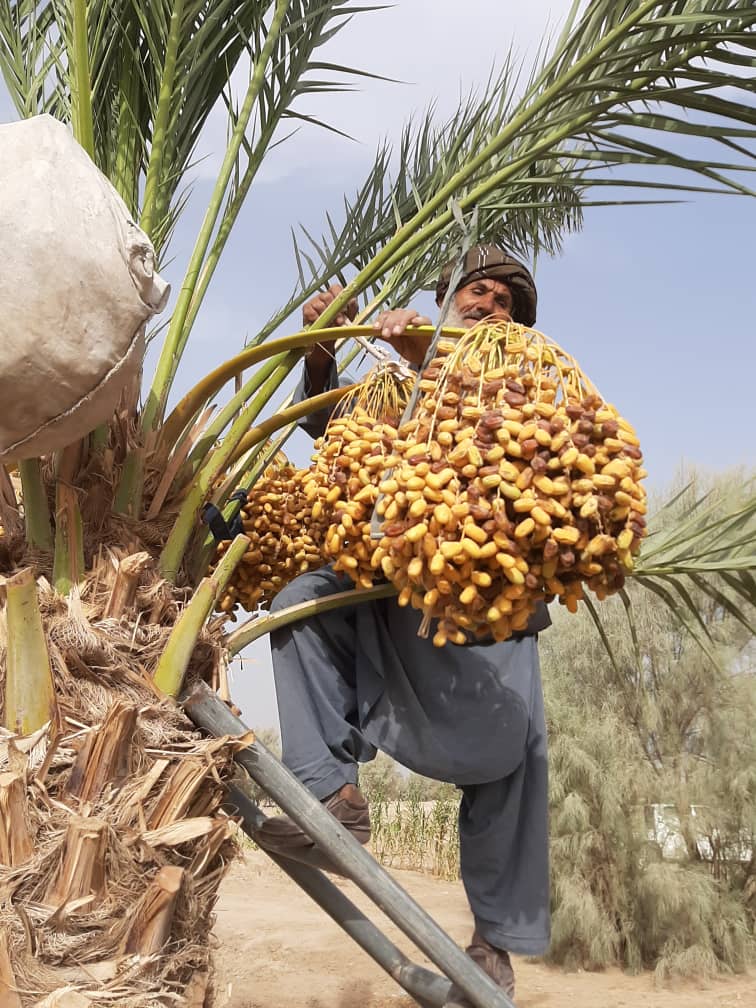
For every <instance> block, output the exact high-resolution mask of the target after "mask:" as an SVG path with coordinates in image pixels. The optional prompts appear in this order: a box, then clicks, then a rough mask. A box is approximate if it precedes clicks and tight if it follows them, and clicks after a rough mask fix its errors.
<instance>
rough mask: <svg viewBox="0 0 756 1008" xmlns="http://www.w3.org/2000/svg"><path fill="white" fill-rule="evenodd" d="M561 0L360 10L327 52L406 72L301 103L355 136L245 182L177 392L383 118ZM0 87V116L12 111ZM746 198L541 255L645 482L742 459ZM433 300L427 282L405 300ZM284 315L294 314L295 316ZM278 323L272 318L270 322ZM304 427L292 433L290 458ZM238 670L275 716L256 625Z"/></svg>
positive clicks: (416, 105)
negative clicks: (627, 426)
mask: <svg viewBox="0 0 756 1008" xmlns="http://www.w3.org/2000/svg"><path fill="white" fill-rule="evenodd" d="M569 6H570V3H569V2H567V0H553V2H544V0H529V2H528V3H527V4H525V3H523V2H520V3H516V4H515V3H507V2H503V0H467V2H466V3H465V4H464V5H463V6H461V5H460V4H458V3H453V2H451V0H435V2H424V0H399V2H398V3H396V5H395V7H394V8H393V9H390V10H386V11H383V12H380V13H375V14H370V15H362V16H360V17H358V18H356V19H355V20H354V22H353V23H352V24H351V25H350V26H349V27H347V28H346V29H345V30H344V32H343V33H342V34H341V35H340V36H339V37H337V38H336V39H335V40H334V42H333V43H331V45H330V48H329V53H328V58H330V59H332V60H333V61H335V62H340V63H345V64H350V63H351V64H353V65H358V66H361V67H363V68H365V69H368V70H371V71H373V72H375V73H379V74H383V75H386V76H388V77H393V78H397V79H401V80H403V81H406V82H407V83H404V84H387V83H381V82H365V83H364V84H361V85H360V87H361V90H360V92H359V93H358V94H352V95H341V96H324V98H323V99H322V102H321V104H320V106H313V110H314V111H317V113H318V114H320V115H321V116H323V117H325V118H326V119H328V121H329V122H331V123H333V124H334V125H337V126H338V127H339V128H342V129H345V130H346V131H348V132H349V133H351V134H352V135H354V136H356V137H357V138H358V142H357V143H350V142H349V141H346V140H342V139H340V138H338V137H336V136H333V135H332V134H328V133H324V132H318V131H316V130H314V129H311V128H307V129H305V130H303V131H302V133H300V134H299V135H298V136H297V137H296V138H294V139H293V140H292V141H290V142H289V143H287V144H284V145H282V146H281V147H280V148H278V150H277V151H276V152H275V154H274V156H273V157H272V158H271V159H270V161H269V162H268V163H267V164H266V166H265V169H264V171H263V174H262V176H261V178H260V179H259V181H258V184H257V185H256V187H255V188H254V189H253V191H252V193H251V194H250V197H249V200H248V204H247V206H246V207H245V210H244V212H243V215H242V218H241V220H240V221H239V224H238V226H237V231H236V233H235V235H234V236H233V237H232V239H231V241H230V242H229V244H228V246H227V249H226V253H225V260H224V262H223V263H222V264H221V267H220V269H219V271H218V273H217V274H216V279H215V282H214V286H213V287H212V288H211V291H210V293H209V296H208V298H207V301H206V303H205V306H204V308H203V311H202V313H201V315H200V317H199V319H198V323H197V326H196V328H195V331H194V334H193V337H192V342H191V344H190V348H189V350H188V352H187V354H186V357H185V359H184V362H183V363H182V367H181V370H180V372H179V378H178V381H177V385H176V390H177V392H178V393H180V394H183V392H184V391H186V389H187V388H188V387H189V386H190V385H191V384H193V383H194V381H196V380H197V379H198V378H200V377H201V376H202V375H203V374H205V373H206V372H207V371H208V370H209V369H211V368H212V367H214V366H216V365H217V364H218V363H220V362H221V361H222V360H224V359H226V358H227V357H230V356H232V355H233V354H234V353H236V352H237V351H238V350H239V349H240V347H241V346H242V345H243V343H244V340H245V338H246V337H247V336H250V335H253V334H254V333H255V332H256V330H257V328H258V326H259V325H260V324H261V323H262V322H264V321H265V320H266V319H267V318H268V317H269V316H270V314H271V313H272V312H273V311H274V309H275V308H276V307H277V306H278V305H279V304H280V303H281V302H282V301H283V300H284V299H285V298H286V296H287V295H288V293H289V291H290V290H291V288H292V286H293V284H294V279H295V275H296V270H295V265H294V259H293V255H292V253H291V242H290V237H289V229H290V226H292V225H296V224H297V222H299V221H302V222H304V223H306V224H308V225H311V226H314V227H315V228H317V227H318V225H319V224H320V223H321V222H322V221H323V220H324V214H325V211H326V210H330V211H332V212H336V213H338V209H339V205H340V200H341V195H342V193H344V192H347V193H349V192H351V191H353V190H354V189H355V188H356V187H357V186H358V185H359V183H360V182H361V181H362V179H363V178H364V176H365V174H366V171H367V168H368V167H369V165H370V164H371V162H372V157H373V152H374V150H375V147H376V145H377V142H378V140H379V138H380V137H381V136H383V135H388V136H390V137H391V136H396V135H397V134H398V132H399V130H400V128H401V125H402V123H403V122H404V120H405V119H406V118H407V116H408V115H409V114H410V113H411V112H412V111H413V110H420V109H422V108H424V107H425V106H426V105H427V104H428V102H429V101H431V100H435V101H436V102H437V106H438V109H439V114H440V115H441V116H443V115H445V114H447V113H450V112H451V111H452V110H453V108H454V107H455V105H456V99H457V96H458V93H459V90H460V88H462V90H464V91H467V90H468V89H469V88H470V87H472V86H474V85H476V84H483V83H484V82H485V80H486V78H487V76H488V73H489V70H490V68H491V66H492V65H495V64H496V63H497V61H498V60H500V59H501V55H502V53H503V52H505V51H506V50H507V49H508V47H509V44H510V42H512V41H514V43H515V45H516V47H517V49H518V51H519V52H520V53H521V54H522V55H523V56H524V57H525V58H526V59H527V58H528V56H529V55H530V56H531V57H532V55H533V53H534V51H535V47H536V46H537V44H538V42H539V40H540V38H541V36H542V35H543V33H544V29H545V28H546V26H547V25H548V24H551V25H552V27H553V26H554V25H555V23H556V22H557V21H558V20H559V18H561V17H562V16H564V14H565V13H566V11H567V10H568V9H569ZM13 117H14V116H13V113H12V111H11V109H10V106H9V103H8V101H7V97H6V96H5V95H4V94H3V93H2V91H1V90H0V121H2V120H7V119H11V118H13ZM224 141H225V125H224V123H223V120H222V118H221V116H220V115H218V116H217V117H214V118H213V120H212V121H211V123H210V128H209V130H208V132H207V135H206V136H205V138H203V141H202V149H201V153H202V154H203V155H204V157H205V160H204V161H203V162H201V164H200V165H199V166H198V167H197V170H196V181H195V184H194V191H193V196H192V201H191V204H190V208H189V210H188V211H187V213H186V215H185V217H184V220H183V221H182V223H181V225H180V226H179V229H178V232H177V235H176V240H175V243H174V247H173V255H174V260H173V262H172V263H171V264H169V266H168V268H167V269H166V270H165V274H166V276H167V278H168V279H170V280H171V281H172V282H173V283H174V289H175V288H177V287H178V285H179V283H180V280H181V273H182V269H183V267H184V266H185V264H186V259H187V256H188V252H189V249H190V240H191V237H192V235H193V233H194V231H195V229H196V226H197V222H198V219H199V218H200V217H201V214H202V212H203V210H204V205H205V202H206V200H207V197H208V195H209V192H210V188H211V177H212V173H213V169H214V167H215V166H216V165H217V164H218V162H219V158H220V156H221V155H222V149H223V144H224ZM754 234H756V203H755V202H754V201H753V200H752V199H749V198H735V197H723V196H699V197H695V198H694V201H693V202H690V203H687V204H684V205H678V206H668V207H640V208H609V209H595V210H590V209H589V210H588V211H587V213H586V217H585V226H584V229H583V231H582V232H581V233H580V234H577V235H573V236H570V237H569V238H568V239H567V240H566V242H565V246H564V250H563V253H562V255H561V256H559V257H557V258H554V259H542V260H541V261H540V262H539V264H538V270H537V282H538V287H539V298H540V302H539V316H538V328H540V329H541V330H543V331H544V332H546V333H547V334H549V335H550V336H552V337H553V338H554V339H555V340H557V341H558V342H559V343H560V344H562V345H563V346H564V347H565V348H566V349H568V350H569V351H570V352H571V353H573V354H574V356H576V357H577V359H578V360H579V361H580V363H581V365H582V367H583V369H584V370H585V371H586V372H587V373H588V374H589V375H590V377H591V378H592V379H593V381H594V382H595V383H596V385H597V386H598V388H599V389H600V390H601V392H602V393H603V394H604V396H605V397H606V398H607V399H608V400H610V401H612V402H613V403H614V404H615V405H616V406H617V407H618V408H619V409H620V411H621V412H622V413H623V414H624V415H625V416H626V417H627V418H628V419H629V420H630V421H631V422H632V423H633V424H634V425H635V426H636V429H637V430H638V433H639V435H640V438H641V443H642V446H643V449H644V454H645V457H646V460H647V461H646V464H647V467H648V469H649V472H650V477H649V483H650V485H651V486H652V488H653V487H657V488H660V489H661V488H663V487H665V486H666V485H668V484H669V483H670V482H671V481H672V480H673V478H674V477H675V474H676V473H677V472H678V471H679V470H680V468H681V467H683V466H696V467H699V468H702V469H706V470H722V469H726V468H729V467H733V466H738V465H747V466H749V467H753V463H754V461H755V460H756V450H755V449H754V441H753V430H754V426H755V424H754V420H755V419H756V411H755V410H754V405H753V400H754V392H753V385H754V380H755V379H756V366H755V365H756V352H755V351H754V334H755V332H756V326H755V325H754V318H755V317H756V290H755V288H756V269H755V267H754V261H755V259H756V256H755V255H754V237H753V236H754ZM417 304H418V306H419V307H424V308H425V309H426V310H428V311H429V310H430V305H429V302H428V300H426V301H423V300H420V301H418V302H417ZM294 328H295V327H294V326H292V327H291V329H292V331H293V329H294ZM282 334H283V333H282ZM308 453H309V441H308V439H307V438H305V436H304V435H297V436H296V437H295V438H294V439H293V440H292V442H291V454H292V457H293V458H294V459H295V461H297V462H299V463H304V462H305V461H306V459H307V457H308ZM245 658H246V661H245V670H244V671H243V672H241V673H238V672H237V674H236V675H235V693H236V696H237V702H239V703H240V706H242V708H243V709H244V710H245V714H246V716H247V719H248V721H249V722H250V723H251V724H253V725H257V726H262V725H266V724H273V723H275V703H274V698H273V690H272V684H271V675H270V665H269V658H268V654H267V643H266V642H265V641H263V642H258V644H257V645H255V646H253V647H252V648H250V649H249V650H248V652H247V655H246V656H245Z"/></svg>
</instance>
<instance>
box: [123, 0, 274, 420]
mask: <svg viewBox="0 0 756 1008" xmlns="http://www.w3.org/2000/svg"><path fill="white" fill-rule="evenodd" d="M288 6H289V0H277V2H276V9H275V12H274V14H273V18H272V19H271V23H270V28H269V30H268V33H267V36H266V39H265V44H264V46H263V48H262V51H261V52H260V55H259V57H258V59H257V61H256V63H255V66H254V70H253V73H252V77H251V79H250V82H249V87H248V88H247V94H246V96H245V98H244V103H243V105H242V108H241V111H240V112H239V116H238V118H237V120H236V123H235V125H234V130H233V133H232V135H231V140H230V142H229V145H228V148H227V149H226V155H225V157H224V159H223V165H222V166H221V170H220V172H219V175H218V179H217V181H216V184H215V187H214V189H213V193H212V196H211V197H210V202H209V204H208V208H207V211H206V213H205V219H204V220H203V222H202V227H201V229H200V233H199V235H198V237H197V242H196V244H195V246H194V250H193V252H192V257H191V260H190V262H189V266H188V267H187V271H186V276H185V277H184V281H183V283H182V285H181V292H180V294H179V298H178V301H177V303H176V308H175V311H174V313H173V316H172V318H171V321H170V325H169V327H168V333H167V335H166V338H165V342H164V343H163V349H162V352H161V355H160V360H159V361H158V366H157V369H156V372H155V377H154V380H153V383H152V388H151V390H150V393H149V396H148V399H147V403H146V404H145V408H144V412H143V414H142V430H144V431H151V430H154V428H155V427H156V425H157V423H158V422H159V420H160V418H161V416H162V413H163V410H164V409H165V401H166V399H167V397H168V392H169V391H170V387H171V382H172V381H173V376H174V374H175V372H176V368H177V366H178V362H179V360H180V358H181V354H182V352H183V349H184V347H185V345H186V340H187V338H188V336H189V333H188V330H187V327H186V324H185V323H186V320H187V316H188V313H189V307H190V305H191V302H192V298H193V296H194V292H195V289H196V286H197V281H198V278H199V275H200V270H201V268H202V264H203V262H204V260H205V255H206V253H207V249H208V246H209V245H210V241H211V239H212V235H213V232H214V230H215V226H216V223H217V220H218V216H219V214H220V213H221V208H222V206H223V200H224V197H225V194H226V190H227V189H228V185H229V182H230V180H231V178H232V176H233V173H234V170H235V167H236V162H237V158H238V155H239V151H240V149H241V147H242V144H243V143H244V140H245V132H246V129H247V125H248V123H249V120H250V118H251V115H252V111H253V109H254V106H255V103H256V102H257V99H258V96H259V94H260V91H261V89H262V88H263V86H264V85H265V72H266V69H267V66H268V63H269V61H270V59H271V57H272V55H273V52H274V50H275V47H276V45H277V43H278V38H279V35H280V33H281V29H282V27H283V23H284V18H285V16H286V11H287V8H288Z"/></svg>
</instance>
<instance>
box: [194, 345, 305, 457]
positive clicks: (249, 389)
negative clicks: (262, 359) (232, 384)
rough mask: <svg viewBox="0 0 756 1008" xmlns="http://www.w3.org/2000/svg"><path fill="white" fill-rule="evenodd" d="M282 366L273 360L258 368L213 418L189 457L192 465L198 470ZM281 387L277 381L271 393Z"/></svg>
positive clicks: (286, 372) (276, 360) (284, 375)
mask: <svg viewBox="0 0 756 1008" xmlns="http://www.w3.org/2000/svg"><path fill="white" fill-rule="evenodd" d="M284 360H285V358H284ZM281 366H282V364H281V361H280V360H279V359H273V360H269V361H268V362H267V363H266V364H264V365H263V366H262V367H261V368H258V370H257V371H255V373H254V374H253V375H252V377H251V378H250V380H249V381H248V382H246V384H245V385H243V386H242V388H241V389H240V390H239V392H237V393H236V395H235V396H233V398H232V399H231V400H230V401H229V402H228V403H226V405H225V406H224V407H223V409H222V410H221V411H220V413H218V415H217V416H216V417H214V418H213V422H212V423H211V424H209V425H208V427H207V429H206V430H205V433H204V434H203V435H202V437H201V438H200V439H199V441H197V444H196V445H195V446H194V448H193V449H192V451H191V454H190V455H189V462H190V464H192V465H194V467H195V468H196V466H197V465H199V463H200V462H202V460H203V459H204V458H205V456H206V455H207V453H208V451H209V450H210V448H211V447H212V446H213V445H214V444H215V442H216V441H217V440H218V438H219V437H220V436H221V434H222V433H223V431H224V430H225V429H226V427H227V426H228V425H229V424H230V423H232V422H233V419H234V417H235V416H237V414H238V412H239V410H240V409H242V408H243V407H244V404H245V403H246V402H248V401H249V400H250V399H251V398H252V396H254V395H255V393H256V392H258V391H259V390H260V388H261V387H265V388H267V387H268V386H267V384H266V383H267V382H268V381H269V380H270V378H271V377H272V376H273V375H275V374H276V371H278V370H279V369H280V367H281ZM289 373H290V372H289V369H288V368H287V369H286V371H285V372H284V374H283V377H286V376H287V375H288V374H289ZM279 385H280V381H276V383H275V385H273V386H272V387H271V389H270V391H271V392H274V391H275V390H276V389H277V388H278V386H279Z"/></svg>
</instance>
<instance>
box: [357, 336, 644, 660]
mask: <svg viewBox="0 0 756 1008" xmlns="http://www.w3.org/2000/svg"><path fill="white" fill-rule="evenodd" d="M419 390H420V392H421V397H420V398H419V399H418V402H417V405H416V408H415V409H414V411H413V416H412V418H411V419H410V420H409V421H408V422H406V423H405V424H403V425H402V427H401V428H400V430H399V439H398V440H397V442H396V444H395V445H394V451H395V453H396V454H397V455H398V456H400V457H401V462H400V464H398V465H397V466H396V467H395V468H394V470H393V472H392V473H391V474H389V475H388V478H386V479H384V481H383V482H382V483H381V486H380V491H381V494H382V497H381V499H380V500H379V502H378V505H377V509H378V513H379V514H380V515H382V517H383V519H384V521H383V525H382V531H383V533H384V538H383V539H382V540H381V542H380V546H379V549H378V551H377V553H376V560H377V562H378V563H379V564H380V566H381V569H382V570H383V572H384V574H385V575H386V577H388V578H389V579H390V580H391V581H392V582H393V584H394V585H396V587H397V589H398V590H399V603H400V604H401V605H408V604H411V605H413V606H414V607H415V608H417V609H420V610H422V612H423V614H424V619H423V622H422V624H421V633H422V634H427V633H428V632H429V630H430V625H431V621H432V620H438V621H439V622H438V629H437V631H436V633H435V636H434V643H435V644H437V645H439V646H441V645H443V644H444V643H446V641H447V640H451V641H453V642H456V643H462V642H463V641H464V640H466V639H468V634H473V635H475V636H476V637H482V636H489V635H491V636H493V637H494V638H495V639H496V640H505V639H507V638H508V637H509V636H511V634H512V633H514V632H516V631H519V630H522V629H524V627H525V626H526V624H527V621H528V618H529V617H530V615H531V614H532V613H533V611H534V608H535V605H536V603H537V602H538V601H539V600H545V601H551V600H552V599H553V598H554V597H557V598H559V600H560V601H561V602H563V603H564V604H566V605H567V607H568V608H569V609H570V610H571V611H574V610H575V608H576V606H577V602H578V600H579V599H580V598H581V597H582V593H583V588H584V586H585V585H587V586H588V587H589V588H590V589H591V590H592V591H593V592H594V593H595V594H596V595H597V596H598V597H599V598H604V597H605V596H606V595H608V594H610V593H612V592H615V591H618V590H619V589H620V588H621V587H622V584H623V582H624V575H625V572H626V571H628V570H630V569H632V564H633V556H634V555H635V554H636V553H637V551H638V549H639V547H640V542H641V539H642V537H643V536H644V535H645V530H646V528H645V525H646V523H645V517H644V516H645V513H646V503H645V491H644V490H643V488H642V486H641V485H640V480H641V479H642V478H643V476H645V475H646V473H645V470H644V469H643V468H642V467H641V462H642V459H641V452H640V448H639V445H638V439H637V437H636V435H635V433H634V431H633V429H632V428H631V426H630V425H629V424H628V423H627V421H626V420H624V419H623V418H622V417H620V416H619V414H618V413H617V411H616V410H615V409H614V407H613V406H611V405H609V404H608V403H606V402H605V401H604V400H603V399H602V397H601V396H600V395H599V393H598V392H597V390H596V389H595V387H594V386H593V385H592V384H591V382H590V381H589V380H588V379H587V378H586V376H585V375H584V374H583V372H582V371H581V370H580V368H579V366H578V364H577V362H576V361H575V360H574V359H573V358H572V357H570V356H569V354H567V353H565V352H564V351H563V350H562V349H561V348H560V347H558V346H557V345H556V344H555V343H553V342H551V341H550V340H548V339H547V338H546V337H545V336H543V335H542V334H541V333H539V332H536V331H535V330H532V329H528V328H526V327H524V326H521V325H517V324H515V323H509V322H491V321H483V322H481V323H479V324H478V325H477V326H475V327H474V328H473V329H471V330H469V331H468V332H467V333H466V334H464V335H463V336H461V337H460V338H459V340H457V341H451V340H441V341H440V343H439V349H438V356H437V357H436V358H435V359H434V360H432V361H431V363H430V364H429V366H428V367H427V368H426V369H425V371H424V372H423V373H422V375H421V377H420V380H419Z"/></svg>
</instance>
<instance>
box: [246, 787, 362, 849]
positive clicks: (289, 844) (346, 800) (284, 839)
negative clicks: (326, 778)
mask: <svg viewBox="0 0 756 1008" xmlns="http://www.w3.org/2000/svg"><path fill="white" fill-rule="evenodd" d="M323 804H324V805H325V807H326V808H327V809H328V811H329V812H330V813H331V815H332V816H334V818H335V819H337V820H338V821H339V822H340V823H341V825H342V826H344V827H345V828H346V829H348V830H349V832H350V833H351V834H352V836H353V837H354V838H355V840H357V841H358V843H361V844H366V843H367V842H368V840H369V839H370V812H369V809H368V803H367V801H366V799H365V797H364V796H363V794H362V793H361V792H360V790H359V788H358V787H357V786H356V785H355V784H345V785H344V786H343V787H341V788H339V790H338V791H336V792H335V793H334V794H332V795H330V796H329V797H328V798H326V799H325V800H324V801H323ZM255 840H256V841H257V843H258V844H259V845H260V846H261V847H262V848H264V849H265V850H268V851H272V852H273V853H276V854H283V855H287V854H289V853H290V854H291V855H292V856H294V857H296V856H297V855H298V854H300V855H301V854H305V853H306V852H313V853H314V852H316V850H317V848H316V845H315V843H314V841H313V840H311V839H310V837H309V836H308V835H307V834H306V833H305V832H304V830H302V829H300V827H299V826H297V824H296V823H295V822H294V820H293V819H290V818H289V816H286V815H279V816H271V818H270V819H267V820H266V821H265V823H264V824H263V826H262V827H261V829H260V830H258V832H257V833H256V834H255ZM317 853H318V854H319V855H320V856H321V857H323V858H324V859H325V860H324V861H323V864H318V865H316V867H323V866H324V865H325V864H327V863H328V861H327V857H326V855H325V854H324V853H323V852H321V851H319V850H317ZM306 860H307V863H308V864H313V863H314V862H313V860H312V859H311V858H310V857H309V856H308V857H307V858H306Z"/></svg>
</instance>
